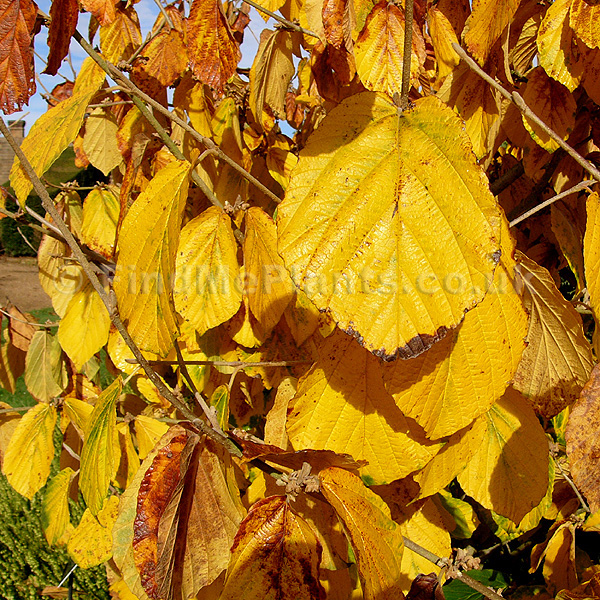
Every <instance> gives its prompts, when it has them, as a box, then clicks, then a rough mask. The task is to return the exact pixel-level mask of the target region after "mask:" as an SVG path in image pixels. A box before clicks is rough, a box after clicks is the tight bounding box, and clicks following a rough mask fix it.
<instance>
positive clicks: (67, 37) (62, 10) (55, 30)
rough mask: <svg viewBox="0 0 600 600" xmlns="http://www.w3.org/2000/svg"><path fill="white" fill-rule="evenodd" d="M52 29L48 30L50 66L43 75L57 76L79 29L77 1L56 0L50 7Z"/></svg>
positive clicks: (48, 65)
mask: <svg viewBox="0 0 600 600" xmlns="http://www.w3.org/2000/svg"><path fill="white" fill-rule="evenodd" d="M50 17H51V18H52V21H50V27H49V30H48V46H49V47H50V53H49V54H48V64H47V65H46V68H45V69H44V71H43V73H47V74H48V75H56V73H57V71H58V69H59V68H60V65H61V63H62V61H63V58H64V57H65V56H66V55H67V54H68V52H69V45H70V44H71V36H72V35H73V33H74V31H75V29H76V27H77V19H78V18H79V4H78V2H77V0H54V2H52V6H51V7H50Z"/></svg>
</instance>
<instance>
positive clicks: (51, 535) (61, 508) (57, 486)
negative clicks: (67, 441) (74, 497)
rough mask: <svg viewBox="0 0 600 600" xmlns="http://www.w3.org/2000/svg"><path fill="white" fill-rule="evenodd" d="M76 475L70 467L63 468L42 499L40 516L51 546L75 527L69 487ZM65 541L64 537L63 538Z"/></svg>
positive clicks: (52, 480)
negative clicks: (70, 510)
mask: <svg viewBox="0 0 600 600" xmlns="http://www.w3.org/2000/svg"><path fill="white" fill-rule="evenodd" d="M74 477H75V472H74V471H73V469H71V468H70V467H67V468H66V469H63V470H62V471H60V473H58V474H57V475H55V476H54V477H53V478H52V479H51V480H50V481H49V482H48V485H47V487H46V490H45V492H44V498H43V500H42V511H41V514H40V518H41V521H42V528H43V529H44V535H45V536H46V540H47V542H48V544H49V545H50V546H54V545H55V544H56V543H57V542H59V540H61V538H63V535H64V534H65V532H67V533H68V530H69V529H71V530H72V529H73V526H72V525H71V517H70V515H69V502H68V498H69V487H70V486H71V482H72V481H73V478H74ZM63 541H64V538H63Z"/></svg>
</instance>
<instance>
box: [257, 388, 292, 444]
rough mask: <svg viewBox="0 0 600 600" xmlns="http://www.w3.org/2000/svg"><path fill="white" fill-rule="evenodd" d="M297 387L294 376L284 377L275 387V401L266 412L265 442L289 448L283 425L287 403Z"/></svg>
mask: <svg viewBox="0 0 600 600" xmlns="http://www.w3.org/2000/svg"><path fill="white" fill-rule="evenodd" d="M297 387H298V380H297V379H295V378H294V377H286V378H285V379H283V380H282V382H281V383H280V384H279V386H278V387H277V394H276V395H275V402H274V403H273V407H272V408H271V410H270V411H269V412H268V413H267V420H266V423H265V436H264V440H265V443H266V444H272V445H273V446H279V448H283V449H284V450H288V449H291V446H290V441H289V438H288V435H287V432H286V430H285V426H286V422H287V410H288V405H289V403H290V400H291V399H292V398H293V397H294V395H295V394H296V388H297Z"/></svg>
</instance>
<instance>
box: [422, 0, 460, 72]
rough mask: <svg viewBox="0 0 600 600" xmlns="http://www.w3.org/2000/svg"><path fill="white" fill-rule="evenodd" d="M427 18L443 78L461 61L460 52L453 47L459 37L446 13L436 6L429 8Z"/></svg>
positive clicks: (438, 68)
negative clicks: (457, 52)
mask: <svg viewBox="0 0 600 600" xmlns="http://www.w3.org/2000/svg"><path fill="white" fill-rule="evenodd" d="M427 19H428V23H429V33H430V35H431V41H432V43H433V49H434V51H435V58H436V60H437V70H438V76H439V77H440V79H441V78H443V77H446V75H448V74H449V73H451V72H452V71H453V70H454V68H455V67H457V66H458V63H459V62H460V58H459V56H458V54H456V52H455V51H454V48H453V47H452V44H458V38H457V37H456V33H455V31H454V29H453V28H452V24H451V23H450V21H449V20H448V18H447V17H446V15H444V13H443V12H442V11H441V10H439V9H438V8H437V7H436V6H431V7H430V8H429V10H428V11H427Z"/></svg>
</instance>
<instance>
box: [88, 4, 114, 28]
mask: <svg viewBox="0 0 600 600" xmlns="http://www.w3.org/2000/svg"><path fill="white" fill-rule="evenodd" d="M117 2H118V0H80V4H81V8H83V10H87V11H88V12H91V13H92V14H93V15H94V17H96V19H98V23H100V25H110V24H111V23H112V22H113V21H114V20H115V17H116V14H117V8H116V6H117Z"/></svg>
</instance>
